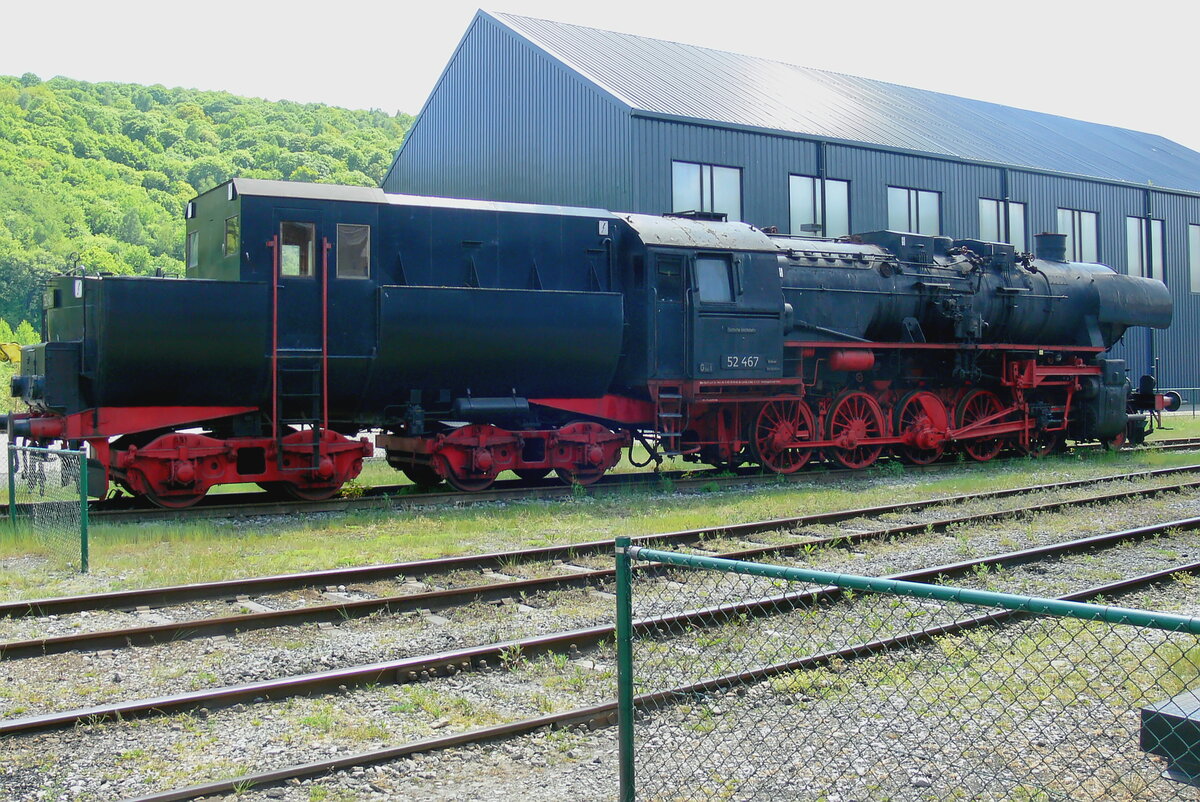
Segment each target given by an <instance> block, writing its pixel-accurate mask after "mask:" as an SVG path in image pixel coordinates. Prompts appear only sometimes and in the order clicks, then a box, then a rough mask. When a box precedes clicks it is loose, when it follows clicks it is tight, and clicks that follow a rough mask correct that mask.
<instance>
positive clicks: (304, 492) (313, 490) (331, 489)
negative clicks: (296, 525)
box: [280, 482, 342, 501]
mask: <svg viewBox="0 0 1200 802" xmlns="http://www.w3.org/2000/svg"><path fill="white" fill-rule="evenodd" d="M280 484H281V485H283V487H282V488H280V489H281V490H283V492H284V493H285V494H286V495H288V496H291V497H292V498H294V499H296V500H297V501H325V500H326V499H331V498H333V497H334V496H336V495H337V494H338V493H339V492H341V490H342V486H341V484H340V483H339V484H336V485H323V486H319V487H301V486H300V485H294V484H292V483H291V482H280Z"/></svg>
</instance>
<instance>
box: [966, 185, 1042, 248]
mask: <svg viewBox="0 0 1200 802" xmlns="http://www.w3.org/2000/svg"><path fill="white" fill-rule="evenodd" d="M985 203H990V204H992V205H993V207H994V209H993V212H994V214H995V216H996V238H995V239H994V240H990V239H988V238H987V237H985V236H984V233H983V220H984V212H983V205H984V204H985ZM978 205H979V239H981V240H983V241H984V242H1003V243H1006V244H1008V245H1011V246H1013V247H1014V248H1016V249H1017V251H1018V252H1025V251H1027V250H1029V236H1028V233H1027V231H1028V228H1029V226H1028V220H1029V218H1028V214H1029V209H1028V206H1027V205H1026V203H1025V201H1015V200H1007V201H1005V200H1001V199H999V198H980V199H979V204H978ZM1014 206H1019V207H1020V211H1021V213H1020V215H1019V217H1018V216H1015V215H1014V214H1013V207H1014ZM1016 219H1019V220H1020V228H1021V241H1020V242H1019V243H1017V242H1012V241H1010V240H1011V239H1012V238H1013V237H1012V230H1013V220H1016ZM1006 228H1007V229H1008V236H1009V239H1005V236H1004V230H1005V229H1006Z"/></svg>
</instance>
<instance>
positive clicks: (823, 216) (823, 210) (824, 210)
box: [788, 173, 853, 239]
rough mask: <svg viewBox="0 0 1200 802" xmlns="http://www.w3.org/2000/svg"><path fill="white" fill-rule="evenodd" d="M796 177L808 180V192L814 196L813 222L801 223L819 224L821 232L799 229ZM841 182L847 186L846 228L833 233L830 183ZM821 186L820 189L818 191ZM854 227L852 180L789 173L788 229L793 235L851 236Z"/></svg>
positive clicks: (831, 237) (840, 183) (802, 224)
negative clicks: (851, 208) (852, 220)
mask: <svg viewBox="0 0 1200 802" xmlns="http://www.w3.org/2000/svg"><path fill="white" fill-rule="evenodd" d="M794 179H803V180H804V181H807V182H808V192H809V193H810V194H811V196H812V208H813V218H814V219H813V222H812V223H801V225H800V226H799V227H800V228H802V227H803V226H804V225H812V226H817V227H818V228H819V229H820V233H813V232H806V231H798V230H797V228H798V227H797V225H796V223H797V221H798V218H797V210H796V197H797V195H796V192H795V189H796V186H797V182H796V181H795V180H794ZM830 183H834V184H839V185H842V186H843V187H844V188H845V200H846V204H845V209H844V212H845V214H844V217H845V221H846V226H845V228H846V230H845V231H844V232H842V233H840V234H839V233H831V232H830V231H829V217H830V215H829V184H830ZM818 187H819V191H818ZM852 230H853V229H851V227H850V180H849V179H846V178H829V177H828V176H826V177H825V178H821V177H820V176H815V175H804V174H803V173H788V231H789V232H790V233H791V235H792V236H793V237H803V236H814V237H825V238H829V239H833V238H836V237H844V236H849V234H850V232H851V231H852Z"/></svg>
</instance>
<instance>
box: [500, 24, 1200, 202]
mask: <svg viewBox="0 0 1200 802" xmlns="http://www.w3.org/2000/svg"><path fill="white" fill-rule="evenodd" d="M480 14H481V15H483V16H486V17H489V18H491V19H494V20H496V21H497V22H499V23H500V24H501V25H504V26H506V27H507V28H509V29H511V30H512V31H514V32H515V33H516V34H518V35H519V36H521V37H523V38H525V39H527V40H528V41H530V42H532V43H533V44H534V45H535V46H537V47H539V48H541V49H542V50H544V51H545V52H547V53H548V54H549V55H550V56H552V57H553V58H555V59H557V60H559V61H561V62H563V63H564V64H565V65H567V66H568V67H569V68H570V69H572V70H574V71H575V72H577V73H578V74H579V75H580V76H582V77H583V78H584V79H586V80H587V81H589V82H591V83H593V84H595V85H596V86H597V87H599V88H600V89H602V90H603V91H605V92H607V93H608V94H610V95H612V96H613V97H614V98H616V99H617V100H619V101H621V102H622V103H624V104H625V105H627V106H628V107H629V108H630V109H631V110H632V111H633V112H634V113H635V114H637V113H644V114H649V115H655V116H658V115H661V116H664V117H669V118H688V119H694V120H700V121H711V122H716V123H719V124H726V125H732V126H739V127H746V128H753V129H768V130H774V131H779V132H785V133H789V134H801V135H807V136H813V137H818V138H822V139H830V140H840V141H846V142H861V143H867V144H871V145H879V146H883V147H885V148H890V149H896V150H902V151H911V152H918V153H927V154H935V155H939V156H948V157H951V158H955V159H964V160H969V161H978V162H987V163H994V164H1005V165H1012V166H1017V167H1031V168H1034V169H1038V170H1047V171H1051V172H1057V173H1068V174H1072V175H1080V176H1090V177H1095V178H1102V179H1107V180H1114V181H1126V182H1131V183H1135V184H1143V185H1146V184H1151V185H1154V186H1156V187H1161V188H1172V189H1182V190H1188V191H1200V153H1197V152H1196V151H1194V150H1191V149H1190V148H1186V147H1184V146H1182V145H1179V144H1177V143H1175V142H1172V141H1171V140H1169V139H1166V138H1165V137H1161V136H1158V135H1156V134H1147V133H1142V132H1139V131H1131V130H1128V129H1124V128H1117V127H1114V126H1109V125H1101V124H1099V123H1089V122H1083V121H1081V120H1073V119H1070V118H1067V117H1059V116H1056V115H1053V114H1044V113H1042V112H1036V111H1028V110H1025V109H1018V108H1013V107H1011V106H1002V105H999V104H997V103H987V102H985V101H981V100H971V99H968V98H962V97H956V96H954V95H945V94H941V93H939V92H930V91H927V90H924V89H914V88H911V87H907V86H900V85H897V84H890V83H886V82H883V81H875V80H870V79H867V78H857V77H855V76H852V75H842V74H839V73H833V72H825V71H823V70H816V69H811V68H808V67H799V66H795V65H792V64H784V63H782V62H778V61H770V60H768V59H764V58H757V57H754V56H746V55H740V54H737V53H726V52H723V51H720V50H711V49H708V48H704V47H695V46H692V45H686V44H680V43H677V42H667V41H663V40H659V39H649V38H646V37H643V36H634V35H632V34H624V33H615V32H612V31H602V30H597V29H595V28H585V27H581V26H578V25H567V24H565V23H559V22H550V21H547V20H540V19H533V18H530V17H519V16H515V15H511V14H500V13H489V12H483V11H481V12H480Z"/></svg>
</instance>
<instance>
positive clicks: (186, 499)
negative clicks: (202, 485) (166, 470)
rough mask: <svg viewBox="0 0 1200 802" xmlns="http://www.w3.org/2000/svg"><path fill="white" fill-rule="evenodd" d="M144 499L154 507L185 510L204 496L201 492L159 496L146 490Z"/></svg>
mask: <svg viewBox="0 0 1200 802" xmlns="http://www.w3.org/2000/svg"><path fill="white" fill-rule="evenodd" d="M144 497H145V499H146V500H147V501H149V502H150V503H151V504H153V505H154V506H156V507H162V508H163V509H164V510H186V509H187V508H188V507H191V506H193V505H194V504H196V503H197V502H198V501H200V499H202V498H204V494H203V493H188V494H186V495H172V496H160V495H159V494H158V493H155V492H154V491H153V490H147V491H146V494H145V496H144Z"/></svg>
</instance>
